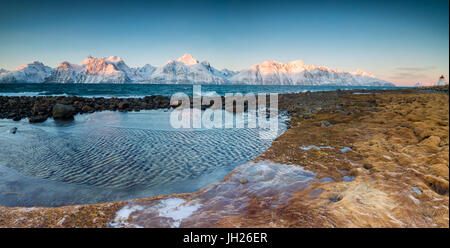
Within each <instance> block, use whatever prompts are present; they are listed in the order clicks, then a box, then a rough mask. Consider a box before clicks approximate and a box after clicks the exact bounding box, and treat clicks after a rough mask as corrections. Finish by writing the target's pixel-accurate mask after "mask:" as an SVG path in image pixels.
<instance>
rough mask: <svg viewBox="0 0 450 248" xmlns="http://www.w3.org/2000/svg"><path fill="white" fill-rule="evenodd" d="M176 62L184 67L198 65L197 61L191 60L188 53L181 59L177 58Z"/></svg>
mask: <svg viewBox="0 0 450 248" xmlns="http://www.w3.org/2000/svg"><path fill="white" fill-rule="evenodd" d="M177 61H178V62H181V63H184V64H185V65H195V64H198V63H199V61H198V60H197V59H195V58H193V57H192V55H190V54H189V53H186V54H185V55H183V56H182V57H180V58H178V59H177Z"/></svg>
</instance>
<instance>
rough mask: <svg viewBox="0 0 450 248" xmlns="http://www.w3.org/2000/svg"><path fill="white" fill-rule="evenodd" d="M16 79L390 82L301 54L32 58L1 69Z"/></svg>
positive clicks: (4, 77) (1, 77)
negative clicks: (233, 62)
mask: <svg viewBox="0 0 450 248" xmlns="http://www.w3.org/2000/svg"><path fill="white" fill-rule="evenodd" d="M15 82H23V83H43V82H47V83H157V84H254V85H258V84H262V85H348V86H360V85H361V86H362V85H364V86H393V84H391V83H389V82H386V81H384V80H380V79H378V78H376V77H375V76H374V75H372V74H370V73H367V72H364V71H362V70H356V71H355V72H345V71H340V70H337V69H329V68H326V67H323V66H316V65H305V63H303V61H301V60H296V61H292V62H287V63H280V62H276V61H273V60H267V61H264V62H262V63H259V64H256V65H253V66H251V67H249V68H247V69H244V70H242V71H239V72H234V71H230V70H228V69H223V70H218V69H216V68H214V67H213V66H211V64H210V63H209V62H208V61H203V62H200V61H199V60H197V59H195V58H193V57H192V56H191V55H190V54H185V55H183V56H182V57H180V58H178V59H176V60H169V61H168V62H167V63H165V64H164V65H162V66H160V67H154V66H152V65H150V64H146V65H144V66H142V67H136V68H131V67H128V65H127V64H126V63H125V62H124V61H123V59H122V58H120V57H117V56H110V57H105V58H95V57H91V56H88V57H87V58H86V59H85V60H83V61H82V62H81V64H79V65H77V64H71V63H69V62H67V61H64V62H62V63H61V64H60V65H59V66H58V67H56V68H54V69H52V68H50V67H48V66H45V65H43V64H42V63H41V62H37V61H34V62H32V63H30V64H27V65H23V66H20V67H18V68H17V69H16V70H15V71H6V70H4V69H1V70H0V83H15Z"/></svg>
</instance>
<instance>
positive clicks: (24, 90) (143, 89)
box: [0, 84, 398, 97]
mask: <svg viewBox="0 0 450 248" xmlns="http://www.w3.org/2000/svg"><path fill="white" fill-rule="evenodd" d="M392 88H398V87H369V86H302V85H202V93H208V92H216V93H217V94H219V95H224V94H225V93H242V94H246V93H249V92H252V93H255V94H257V93H298V92H305V91H333V90H337V89H341V90H351V89H392ZM178 92H183V93H186V94H188V95H189V96H192V85H183V84H169V85H167V84H0V95H3V96H48V95H66V96H75V95H76V96H91V97H95V96H97V97H142V96H148V95H164V96H171V95H173V94H175V93H178Z"/></svg>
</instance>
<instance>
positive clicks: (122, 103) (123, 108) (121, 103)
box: [118, 101, 130, 110]
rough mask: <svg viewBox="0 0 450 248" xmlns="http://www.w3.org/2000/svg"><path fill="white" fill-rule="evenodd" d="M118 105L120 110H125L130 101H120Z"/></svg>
mask: <svg viewBox="0 0 450 248" xmlns="http://www.w3.org/2000/svg"><path fill="white" fill-rule="evenodd" d="M118 107H119V109H120V110H125V109H127V108H129V107H130V103H128V102H127V101H122V102H120V103H119V105H118Z"/></svg>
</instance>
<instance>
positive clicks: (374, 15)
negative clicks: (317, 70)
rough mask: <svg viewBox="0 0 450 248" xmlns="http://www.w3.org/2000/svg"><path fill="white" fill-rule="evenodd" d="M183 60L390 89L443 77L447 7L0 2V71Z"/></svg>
mask: <svg viewBox="0 0 450 248" xmlns="http://www.w3.org/2000/svg"><path fill="white" fill-rule="evenodd" d="M185 53H190V54H192V55H193V56H194V57H195V58H197V59H199V60H201V61H203V60H207V61H209V62H210V63H211V65H212V66H214V67H216V68H218V69H223V68H228V69H231V70H241V69H244V68H246V67H249V66H251V65H253V64H256V63H260V62H262V61H264V60H276V61H279V62H288V61H292V60H297V59H301V60H303V61H304V62H305V63H306V64H316V65H321V66H326V67H329V68H337V69H341V70H346V71H355V70H356V69H362V70H364V71H366V72H369V73H372V74H374V75H376V76H377V77H378V78H381V79H384V80H387V81H390V82H393V83H395V84H397V85H413V84H416V83H418V82H420V83H422V84H434V83H436V82H437V80H438V78H439V76H440V75H441V74H443V75H444V76H445V77H446V79H447V81H448V76H449V69H448V68H449V1H448V0H444V1H440V0H433V1H396V0H393V1H379V0H378V1H346V0H340V1H320V0H319V1H305V2H302V1H220V0H219V1H211V0H210V1H194V0H191V1H171V0H166V1H132V0H128V1H116V0H108V1H89V2H88V1H82V0H78V1H45V0H43V1H21V0H18V1H17V0H16V1H9V0H7V1H2V3H1V4H0V68H5V69H8V70H13V69H15V68H16V67H18V66H20V65H22V64H26V63H29V62H31V61H33V60H38V61H41V62H43V63H44V64H46V65H48V66H51V67H56V66H57V65H58V64H59V63H61V62H62V61H69V62H71V63H76V64H78V63H80V62H81V61H82V60H83V59H84V58H85V57H86V56H88V55H91V56H94V57H106V56H111V55H117V56H120V57H122V58H123V59H124V61H125V62H126V63H127V64H128V65H129V66H132V67H135V66H142V65H144V64H147V63H149V64H152V65H155V66H159V65H162V64H164V63H165V62H167V61H168V60H170V59H176V58H178V57H181V56H182V55H183V54H185Z"/></svg>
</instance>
